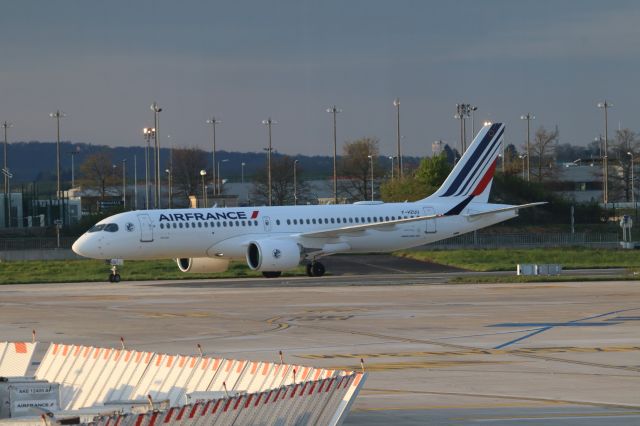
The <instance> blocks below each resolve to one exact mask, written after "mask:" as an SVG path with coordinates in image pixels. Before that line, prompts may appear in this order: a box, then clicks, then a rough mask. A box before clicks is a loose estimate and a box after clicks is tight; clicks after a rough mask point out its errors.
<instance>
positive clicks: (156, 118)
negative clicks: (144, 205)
mask: <svg viewBox="0 0 640 426" xmlns="http://www.w3.org/2000/svg"><path fill="white" fill-rule="evenodd" d="M149 108H151V111H153V129H154V131H153V141H154V149H155V154H156V155H155V165H154V171H155V173H154V175H155V180H156V185H155V192H154V201H155V203H154V207H155V208H156V209H159V208H160V196H161V194H160V143H159V142H158V134H159V133H160V130H159V129H160V113H161V112H162V108H160V106H159V105H158V104H157V103H156V102H153V103H152V104H151V106H150V107H149Z"/></svg>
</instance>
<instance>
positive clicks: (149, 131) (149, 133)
mask: <svg viewBox="0 0 640 426" xmlns="http://www.w3.org/2000/svg"><path fill="white" fill-rule="evenodd" d="M155 133H156V129H154V128H153V127H145V128H144V129H142V134H143V135H144V138H145V139H146V140H147V146H146V147H145V151H144V199H145V204H144V208H145V209H146V210H149V208H150V207H149V154H150V151H151V138H153V137H154V135H155Z"/></svg>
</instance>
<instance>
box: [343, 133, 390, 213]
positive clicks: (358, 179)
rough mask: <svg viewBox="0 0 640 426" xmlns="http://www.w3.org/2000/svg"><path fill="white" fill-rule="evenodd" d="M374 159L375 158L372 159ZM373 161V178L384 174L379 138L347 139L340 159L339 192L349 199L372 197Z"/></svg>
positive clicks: (368, 198)
mask: <svg viewBox="0 0 640 426" xmlns="http://www.w3.org/2000/svg"><path fill="white" fill-rule="evenodd" d="M372 159H373V160H372ZM372 161H373V179H374V182H375V180H376V179H377V178H381V177H382V176H384V170H383V168H382V166H381V165H380V155H379V150H378V139H376V138H368V137H364V138H360V139H358V140H355V141H350V142H349V141H347V142H346V143H345V145H344V147H343V156H342V158H341V159H340V166H339V167H340V175H341V176H342V177H343V178H342V179H340V181H339V182H338V185H339V192H340V193H341V194H342V195H343V196H344V197H345V198H347V199H348V200H349V201H362V200H370V199H371V162H372Z"/></svg>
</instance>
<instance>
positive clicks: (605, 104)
mask: <svg viewBox="0 0 640 426" xmlns="http://www.w3.org/2000/svg"><path fill="white" fill-rule="evenodd" d="M612 106H613V104H612V103H611V102H607V100H606V99H605V101H604V102H598V104H597V107H598V108H601V109H603V110H604V150H603V157H602V168H603V171H602V172H603V181H602V184H603V188H602V198H603V201H604V204H605V207H606V206H607V203H608V202H609V115H608V113H609V111H608V110H609V108H611V107H612Z"/></svg>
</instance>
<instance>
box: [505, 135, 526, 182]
mask: <svg viewBox="0 0 640 426" xmlns="http://www.w3.org/2000/svg"><path fill="white" fill-rule="evenodd" d="M502 161H504V174H505V175H509V176H515V175H517V174H518V173H522V160H521V159H520V153H519V152H518V148H516V146H515V145H514V144H512V143H511V144H509V145H507V146H506V147H505V148H504V157H503V158H502Z"/></svg>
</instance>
